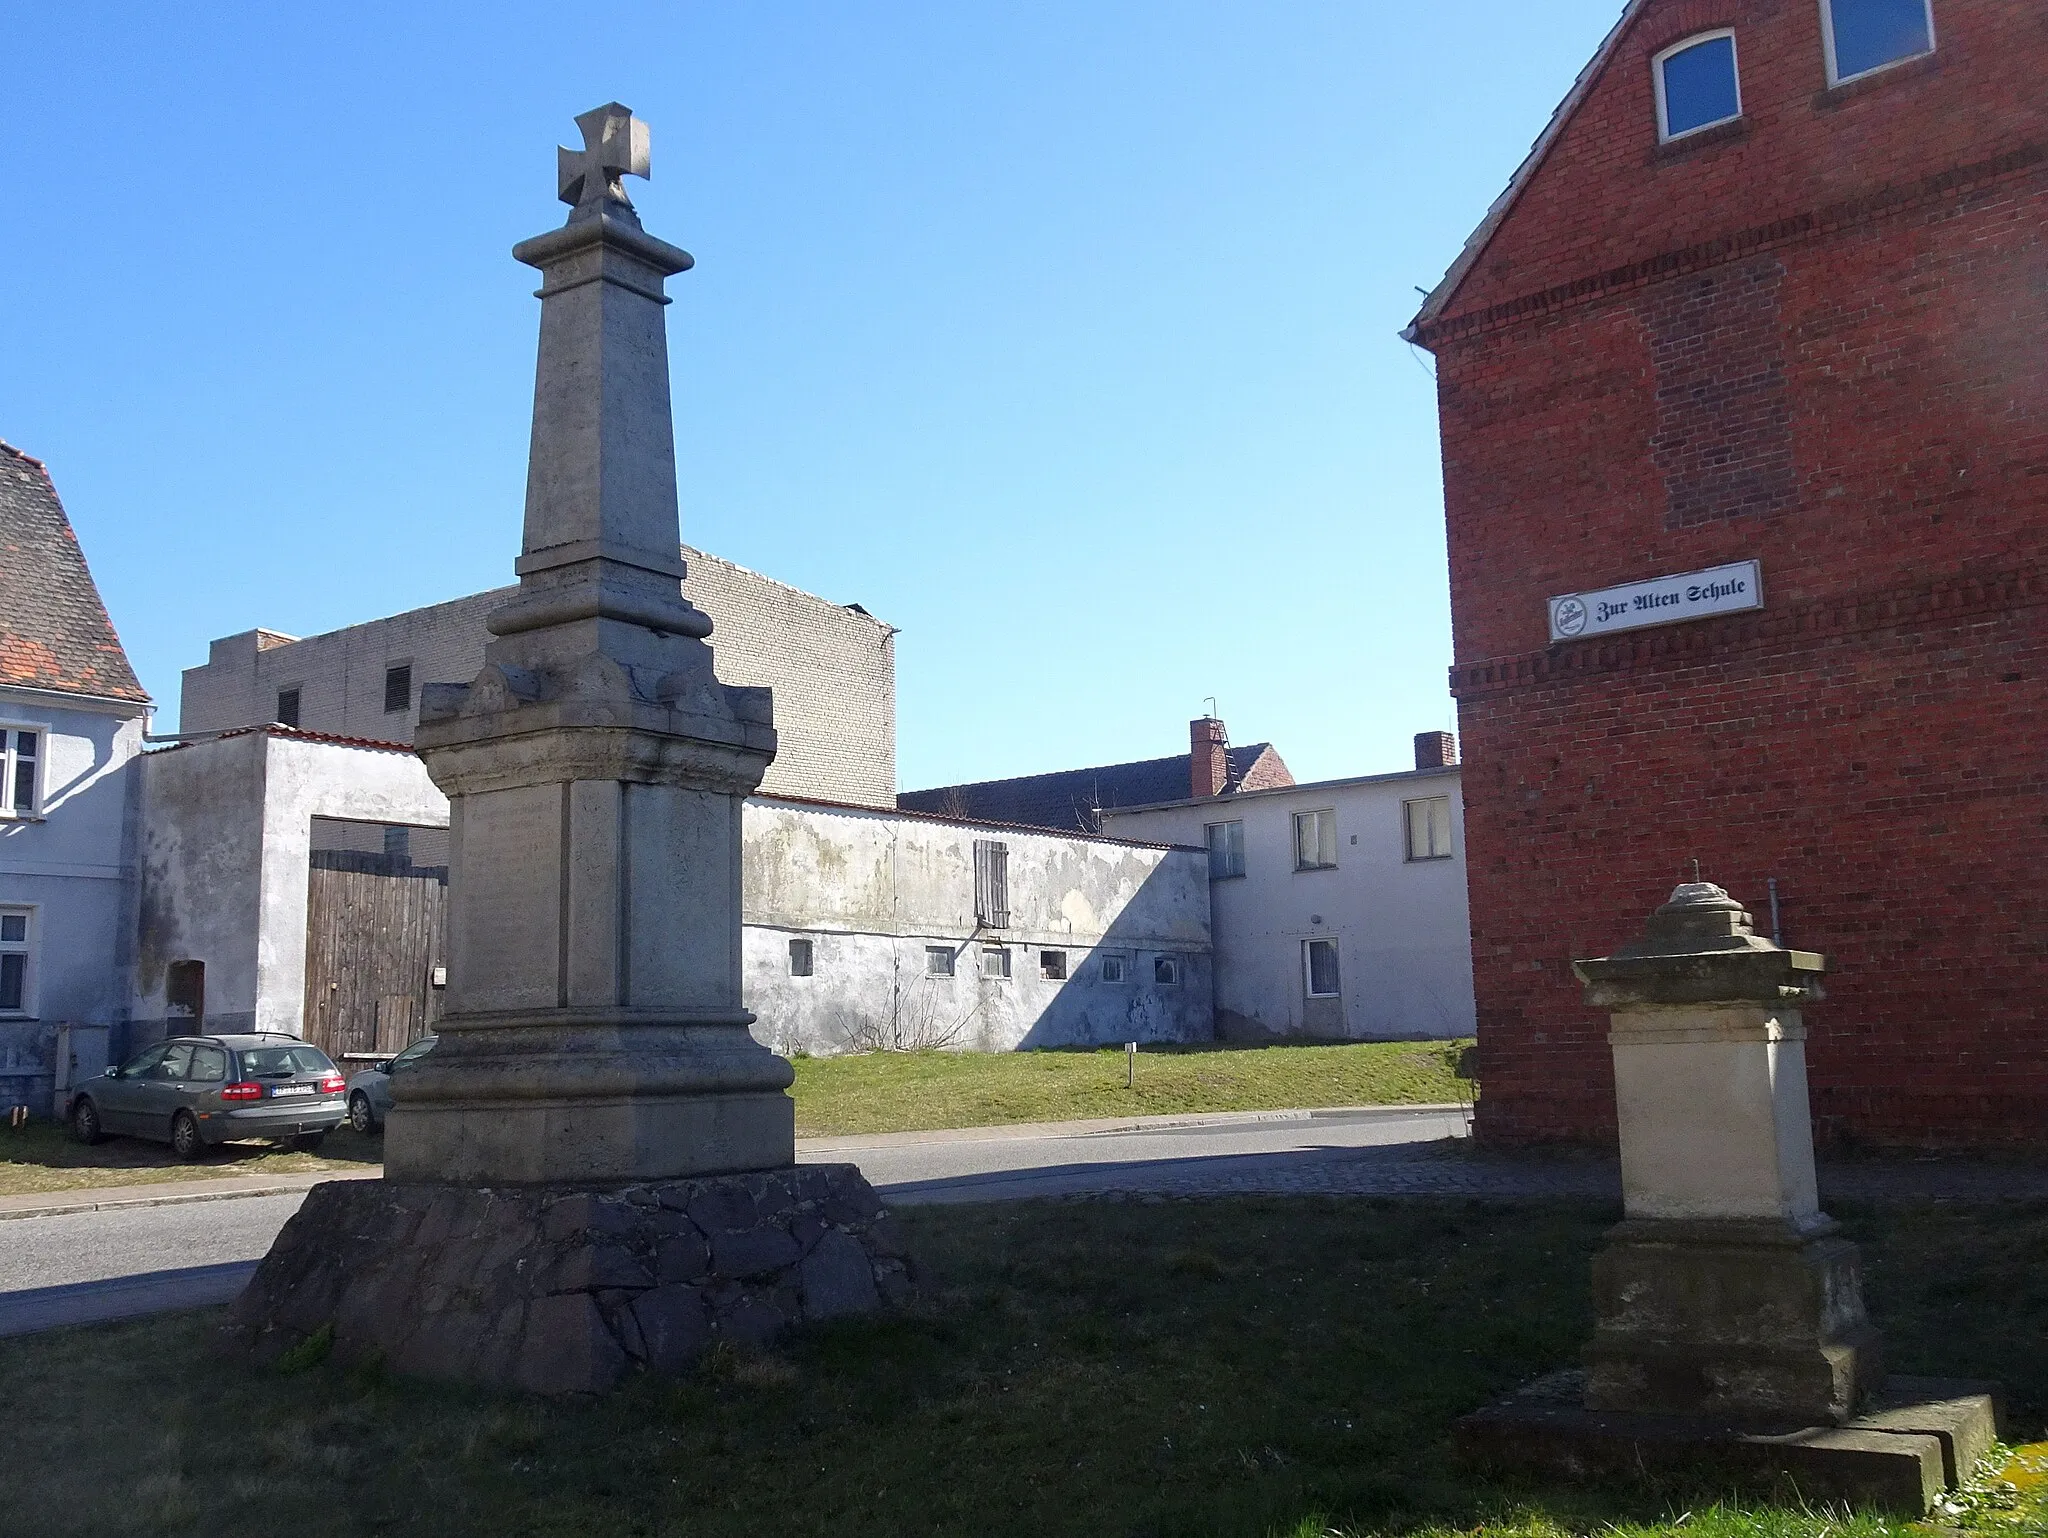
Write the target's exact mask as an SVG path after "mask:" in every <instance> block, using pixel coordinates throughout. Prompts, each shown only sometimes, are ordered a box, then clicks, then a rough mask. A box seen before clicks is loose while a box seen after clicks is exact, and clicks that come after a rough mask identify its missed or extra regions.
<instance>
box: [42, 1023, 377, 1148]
mask: <svg viewBox="0 0 2048 1538" xmlns="http://www.w3.org/2000/svg"><path fill="white" fill-rule="evenodd" d="M345 1089H346V1086H345V1084H344V1083H343V1081H342V1077H341V1071H340V1070H339V1069H337V1068H336V1067H335V1066H334V1064H333V1062H332V1061H330V1060H329V1058H328V1056H327V1054H326V1053H325V1052H322V1051H321V1050H320V1049H319V1048H318V1047H314V1046H308V1045H307V1044H306V1043H305V1042H303V1041H301V1040H299V1038H298V1037H296V1036H283V1035H274V1034H264V1035H253V1036H174V1037H172V1038H171V1039H170V1040H169V1041H161V1042H158V1043H157V1044H156V1045H155V1046H153V1047H151V1048H149V1049H148V1050H147V1051H146V1052H142V1053H140V1054H138V1055H137V1056H135V1057H131V1058H130V1059H128V1061H127V1062H125V1063H123V1064H121V1065H120V1067H118V1068H109V1069H108V1070H107V1071H106V1073H105V1074H104V1075H102V1076H101V1077H99V1078H97V1079H91V1080H88V1081H87V1082H86V1083H85V1084H84V1085H83V1086H82V1087H81V1088H80V1089H79V1091H78V1093H77V1095H76V1096H75V1097H74V1098H73V1099H72V1102H71V1131H72V1134H73V1135H74V1136H75V1137H77V1139H78V1140H79V1142H81V1143H97V1142H98V1141H99V1140H100V1139H101V1138H103V1137H105V1136H107V1135H108V1134H109V1133H120V1134H125V1135H126V1136H128V1137H142V1138H151V1139H154V1140H155V1141H157V1142H160V1143H169V1144H170V1145H171V1152H173V1153H175V1154H176V1155H177V1156H178V1157H179V1158H181V1159H196V1158H198V1157H199V1155H200V1154H201V1153H203V1152H204V1151H205V1150H206V1149H207V1148H208V1147H210V1146H212V1145H213V1144H216V1143H226V1142H236V1141H240V1140H241V1139H243V1138H266V1139H269V1140H271V1141H273V1142H283V1143H287V1144H289V1145H291V1146H293V1147H296V1148H317V1147H319V1146H320V1141H321V1139H323V1138H325V1137H326V1136H327V1134H328V1133H330V1132H332V1131H333V1130H334V1129H335V1128H336V1127H338V1126H340V1125H341V1120H342V1117H343V1116H345V1115H347V1114H348V1112H347V1102H346V1099H345V1097H344V1090H345Z"/></svg>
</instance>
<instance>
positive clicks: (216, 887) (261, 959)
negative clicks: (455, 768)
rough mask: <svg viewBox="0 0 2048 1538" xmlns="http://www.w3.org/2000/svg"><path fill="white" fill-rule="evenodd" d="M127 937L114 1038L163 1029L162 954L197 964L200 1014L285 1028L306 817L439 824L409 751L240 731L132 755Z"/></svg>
mask: <svg viewBox="0 0 2048 1538" xmlns="http://www.w3.org/2000/svg"><path fill="white" fill-rule="evenodd" d="M142 779H143V787H142V807H143V845H142V861H141V865H142V899H141V909H142V916H141V923H140V942H139V945H138V953H137V963H136V969H135V994H136V998H135V1004H134V1008H133V1017H134V1020H135V1022H136V1025H137V1027H138V1028H142V1029H139V1030H138V1033H137V1034H136V1037H135V1039H133V1040H131V1041H130V1042H129V1043H127V1045H128V1047H129V1048H130V1049H131V1050H132V1049H133V1047H134V1046H136V1045H137V1044H138V1043H139V1041H140V1040H141V1039H143V1038H144V1037H146V1036H153V1035H158V1034H161V1033H162V1029H163V1022H164V1011H165V1007H166V1006H165V998H164V984H165V980H166V973H167V970H168V968H169V966H170V963H172V962H173V961H187V960H190V961H200V962H204V963H205V966H206V1022H205V1023H206V1025H207V1027H208V1028H209V1029H211V1030H216V1031H236V1030H245V1031H246V1030H262V1031H287V1032H291V1033H293V1034H297V1033H298V1031H299V1029H300V1023H301V1021H302V1020H303V1018H304V1014H305V992H306V894H307V890H308V885H309V872H310V866H311V859H310V856H311V851H312V832H313V819H314V818H315V817H334V818H347V819H350V820H354V821H362V822H384V823H403V824H409V825H410V824H417V825H420V826H445V825H446V824H447V821H448V802H447V799H446V798H445V797H444V796H442V794H441V793H440V791H438V790H436V789H435V788H434V783H433V781H432V780H430V779H428V778H427V771H426V768H425V766H424V765H422V764H421V763H420V761H419V760H418V759H417V758H415V757H413V755H412V754H410V753H400V752H392V751H390V750H388V749H376V748H354V747H341V746H337V745H335V744H332V743H321V742H306V741H302V740H299V739H295V738H293V737H290V736H288V735H286V734H283V733H271V732H243V733H240V734H237V735H235V736H232V737H223V738H220V739H218V740H216V741H213V742H196V743H187V744H185V745H184V746H183V747H179V748H173V749H169V750H166V751H164V752H160V753H151V754H148V755H146V756H145V758H144V759H143V776H142Z"/></svg>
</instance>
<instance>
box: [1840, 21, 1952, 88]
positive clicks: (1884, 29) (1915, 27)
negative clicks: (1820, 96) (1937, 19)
mask: <svg viewBox="0 0 2048 1538" xmlns="http://www.w3.org/2000/svg"><path fill="white" fill-rule="evenodd" d="M1820 20H1821V33H1822V39H1821V40H1822V43H1823V44H1824V45H1825V47H1826V49H1827V55H1828V84H1829V85H1840V84H1841V83H1842V82H1843V81H1845V80H1855V79H1858V78H1860V77H1862V76H1864V75H1872V74H1875V73H1877V71H1879V70H1881V69H1888V68H1890V67H1891V66H1892V65H1894V64H1903V63H1905V62H1906V60H1908V59H1917V58H1919V57H1920V56H1921V55H1922V54H1928V53H1932V52H1934V0H1821V7H1820Z"/></svg>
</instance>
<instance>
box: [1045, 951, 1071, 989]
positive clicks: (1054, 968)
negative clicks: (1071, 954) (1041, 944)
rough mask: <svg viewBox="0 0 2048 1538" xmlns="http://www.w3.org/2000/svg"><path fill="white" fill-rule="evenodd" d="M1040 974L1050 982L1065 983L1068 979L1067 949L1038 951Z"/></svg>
mask: <svg viewBox="0 0 2048 1538" xmlns="http://www.w3.org/2000/svg"><path fill="white" fill-rule="evenodd" d="M1038 975H1039V976H1040V977H1043V978H1044V979H1045V980H1046V981H1047V982H1049V983H1063V982H1065V981H1066V980H1067V953H1066V952H1065V951H1040V952H1039V953H1038Z"/></svg>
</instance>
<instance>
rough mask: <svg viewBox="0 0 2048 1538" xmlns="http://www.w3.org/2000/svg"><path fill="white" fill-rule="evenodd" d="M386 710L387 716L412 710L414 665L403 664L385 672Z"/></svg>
mask: <svg viewBox="0 0 2048 1538" xmlns="http://www.w3.org/2000/svg"><path fill="white" fill-rule="evenodd" d="M384 709H385V712H386V713H387V714H395V713H396V712H398V711H401V710H410V709H412V664H411V663H410V662H401V663H399V664H398V666H396V667H390V668H386V669H385V670H384Z"/></svg>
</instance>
